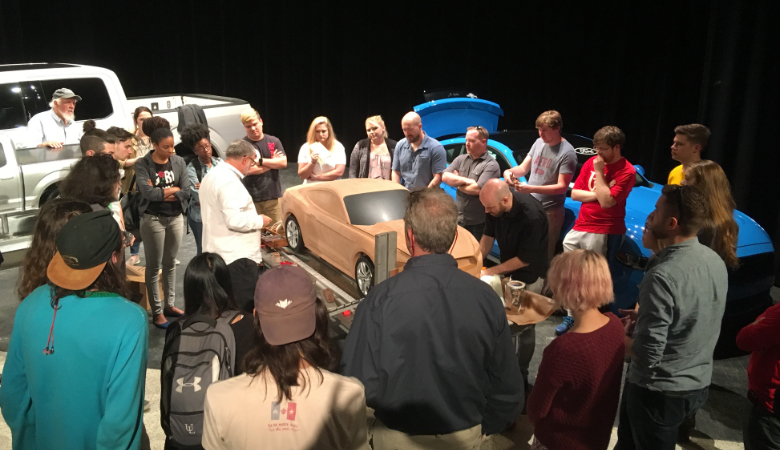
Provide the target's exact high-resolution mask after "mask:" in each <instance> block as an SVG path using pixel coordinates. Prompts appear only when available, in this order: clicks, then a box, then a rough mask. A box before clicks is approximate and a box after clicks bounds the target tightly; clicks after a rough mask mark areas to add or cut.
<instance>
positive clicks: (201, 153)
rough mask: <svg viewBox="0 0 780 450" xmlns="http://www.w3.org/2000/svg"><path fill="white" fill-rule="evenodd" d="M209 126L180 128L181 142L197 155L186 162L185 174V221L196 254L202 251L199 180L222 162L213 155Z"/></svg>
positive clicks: (200, 124)
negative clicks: (187, 201) (187, 182)
mask: <svg viewBox="0 0 780 450" xmlns="http://www.w3.org/2000/svg"><path fill="white" fill-rule="evenodd" d="M210 137H211V134H210V133H209V127H207V126H206V125H204V124H202V123H196V124H193V125H189V126H187V127H185V128H184V129H183V130H181V142H182V144H184V145H185V146H187V147H189V148H190V149H192V151H193V153H195V155H197V158H194V159H193V160H192V161H190V163H189V164H187V176H188V177H189V178H190V205H189V207H187V223H188V224H189V225H190V228H191V229H192V234H193V235H194V236H195V247H196V248H197V251H198V252H197V254H198V255H200V254H201V253H203V219H202V218H201V215H200V195H199V193H198V192H199V191H200V182H201V181H203V177H205V176H206V174H207V173H209V171H210V170H211V169H212V168H214V166H216V165H217V164H219V163H221V162H222V159H220V157H219V156H214V155H213V150H212V147H211V140H210Z"/></svg>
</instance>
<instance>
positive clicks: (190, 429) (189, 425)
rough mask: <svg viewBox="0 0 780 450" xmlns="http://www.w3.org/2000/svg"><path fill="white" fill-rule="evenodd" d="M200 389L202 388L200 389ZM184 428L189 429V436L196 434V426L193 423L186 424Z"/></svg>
mask: <svg viewBox="0 0 780 450" xmlns="http://www.w3.org/2000/svg"><path fill="white" fill-rule="evenodd" d="M198 389H200V388H198ZM184 428H186V429H187V433H189V434H195V424H192V423H185V424H184Z"/></svg>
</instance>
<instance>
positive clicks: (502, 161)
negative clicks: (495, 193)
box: [487, 146, 512, 176]
mask: <svg viewBox="0 0 780 450" xmlns="http://www.w3.org/2000/svg"><path fill="white" fill-rule="evenodd" d="M487 151H488V154H490V156H492V157H493V159H495V160H496V162H498V167H499V168H500V169H501V171H500V172H499V173H501V174H503V173H504V171H506V170H509V169H511V168H512V166H511V165H510V164H509V160H507V159H506V156H504V154H503V153H501V152H500V151H498V150H496V149H495V148H493V147H491V146H488V148H487ZM501 176H503V175H501Z"/></svg>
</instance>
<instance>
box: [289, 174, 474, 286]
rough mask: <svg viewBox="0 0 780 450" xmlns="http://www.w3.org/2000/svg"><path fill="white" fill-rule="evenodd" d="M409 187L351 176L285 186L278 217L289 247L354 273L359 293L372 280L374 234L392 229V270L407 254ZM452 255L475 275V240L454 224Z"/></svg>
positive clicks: (403, 260) (402, 263) (405, 259)
mask: <svg viewBox="0 0 780 450" xmlns="http://www.w3.org/2000/svg"><path fill="white" fill-rule="evenodd" d="M408 196H409V191H408V190H407V189H406V188H405V187H403V186H401V185H399V184H398V183H393V182H392V181H386V180H373V179H366V178H357V179H349V180H336V181H329V182H324V183H317V184H306V185H301V186H296V187H291V188H287V190H286V191H285V192H284V195H283V196H282V217H283V219H284V224H285V234H286V237H287V242H288V244H289V246H290V248H291V249H292V250H293V251H295V252H300V251H301V250H302V249H303V248H304V245H305V246H306V248H308V249H309V250H310V251H311V252H312V253H313V254H315V255H316V256H318V257H320V258H322V259H324V260H325V261H327V262H328V263H330V264H331V265H333V266H334V267H336V268H337V269H339V270H340V271H342V272H344V273H345V274H347V275H349V276H351V277H352V276H354V278H355V281H356V282H357V285H358V289H359V291H360V294H361V295H362V296H365V295H366V294H368V291H369V290H370V289H371V287H372V286H373V284H374V238H375V236H376V235H377V234H380V233H384V232H388V231H395V232H396V233H397V237H398V239H397V253H396V268H397V269H403V266H404V264H406V261H407V260H408V259H409V258H410V257H411V256H410V255H409V251H408V249H407V248H406V241H405V239H404V221H403V217H404V213H405V212H406V198H407V197H408ZM451 254H452V256H453V257H454V258H455V260H456V261H457V262H458V267H459V268H460V269H461V270H463V271H464V272H467V273H469V274H471V275H474V276H476V277H479V274H480V270H481V269H482V255H481V253H480V251H479V244H478V243H477V241H476V239H474V237H473V236H472V235H471V233H469V232H468V231H466V230H465V229H464V228H461V227H458V233H457V237H456V240H455V245H454V246H453V248H452V250H451Z"/></svg>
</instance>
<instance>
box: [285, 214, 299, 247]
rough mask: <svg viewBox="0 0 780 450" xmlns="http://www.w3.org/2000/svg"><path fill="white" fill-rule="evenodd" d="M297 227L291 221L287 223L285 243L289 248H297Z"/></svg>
mask: <svg viewBox="0 0 780 450" xmlns="http://www.w3.org/2000/svg"><path fill="white" fill-rule="evenodd" d="M298 236H299V231H298V226H297V225H296V224H295V222H293V221H292V220H291V221H289V222H287V242H288V243H289V244H290V247H293V248H295V247H298Z"/></svg>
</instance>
